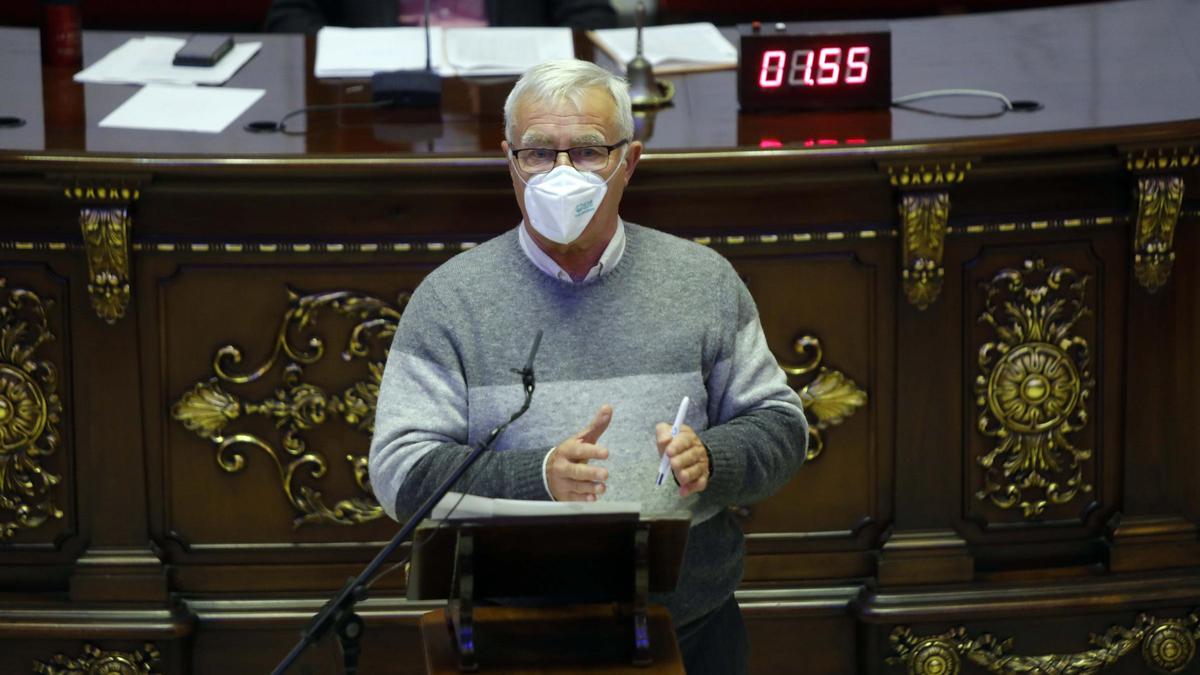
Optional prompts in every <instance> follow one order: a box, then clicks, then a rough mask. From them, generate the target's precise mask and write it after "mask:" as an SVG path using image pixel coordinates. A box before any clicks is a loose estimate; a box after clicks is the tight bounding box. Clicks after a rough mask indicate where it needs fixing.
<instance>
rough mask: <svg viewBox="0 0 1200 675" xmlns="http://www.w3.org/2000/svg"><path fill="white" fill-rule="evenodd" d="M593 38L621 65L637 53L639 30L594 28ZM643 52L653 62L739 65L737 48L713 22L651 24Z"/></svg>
mask: <svg viewBox="0 0 1200 675" xmlns="http://www.w3.org/2000/svg"><path fill="white" fill-rule="evenodd" d="M592 36H593V39H595V41H596V42H597V43H598V44H599V45H600V46H601V47H602V48H604V49H605V50H606V51H608V52H609V53H610V54H612V55H613V56H614V57H615V59H616V60H617V61H618V62H619V63H621V64H622V65H624V64H626V63H629V62H630V61H632V60H633V57H634V56H636V55H637V29H636V28H611V29H606V30H597V31H592ZM642 55H643V56H645V57H646V60H647V61H649V62H650V65H652V66H654V67H655V68H658V67H660V66H672V65H697V66H727V67H730V68H733V67H735V66H737V57H738V55H737V48H736V47H734V46H733V44H732V43H730V42H729V40H726V39H725V36H724V35H721V31H719V30H717V27H716V26H714V25H712V24H711V23H683V24H670V25H666V26H648V27H646V28H645V30H644V31H643V32H642Z"/></svg>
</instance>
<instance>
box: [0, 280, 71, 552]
mask: <svg viewBox="0 0 1200 675" xmlns="http://www.w3.org/2000/svg"><path fill="white" fill-rule="evenodd" d="M46 305H47V303H44V302H43V301H42V299H41V298H39V297H38V296H37V295H36V294H35V293H33V292H32V291H28V290H24V289H10V288H8V287H7V280H5V279H3V278H0V541H5V540H8V539H11V538H12V537H13V535H14V534H16V532H17V530H18V529H21V528H35V527H38V526H40V525H42V524H43V523H44V522H46V520H47V519H49V518H56V519H57V518H62V516H63V512H62V510H60V509H59V508H58V507H57V506H56V505H55V503H54V495H53V490H54V486H55V485H57V484H58V482H59V480H60V479H59V477H58V476H56V475H55V474H53V473H51V472H49V471H47V470H46V469H45V467H43V466H42V461H43V460H44V459H45V458H46V457H49V456H51V455H53V454H54V453H55V451H56V450H57V449H58V445H59V442H60V439H61V436H60V435H59V431H58V423H59V419H60V417H61V415H62V410H63V407H62V402H61V401H60V400H59V397H58V371H57V369H56V368H55V367H54V364H53V363H51V362H50V361H48V360H40V359H38V357H37V350H38V349H39V348H40V347H41V346H42V345H44V344H46V343H47V342H50V341H51V340H53V339H54V335H53V334H52V333H51V332H50V328H49V325H48V323H47V320H46Z"/></svg>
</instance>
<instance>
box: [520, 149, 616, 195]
mask: <svg viewBox="0 0 1200 675" xmlns="http://www.w3.org/2000/svg"><path fill="white" fill-rule="evenodd" d="M628 150H629V144H628V143H626V144H625V145H623V146H621V159H620V160H618V161H617V169H619V168H620V167H621V165H622V164H624V163H625V157H626V154H627V151H628ZM514 159H515V158H514V157H513V154H512V151H509V153H508V163H509V164H511V165H512V168H513V169H514V170H515V171H516V172H517V178H518V179H519V180H520V181H521V182H522V183H524V184H525V187H529V181H527V180H525V177H524V176H522V175H521V167H519V166H517V164H516V162H514V161H513V160H514ZM555 168H558V167H555ZM570 168H571V169H572V170H574V171H579V169H576V168H575V166H574V165H571V167H570ZM617 169H613V172H612V173H611V174H609V176H608V178H605V179H604V183H603V185H608V183H609V181H611V180H612V179H613V178H614V177H615V176H616V175H617ZM553 170H554V169H550V171H553ZM550 171H547V172H546V173H550ZM579 173H585V172H583V171H579ZM586 173H590V174H595V173H596V172H595V171H588V172H586ZM538 175H539V176H544V175H546V174H541V173H540V174H538Z"/></svg>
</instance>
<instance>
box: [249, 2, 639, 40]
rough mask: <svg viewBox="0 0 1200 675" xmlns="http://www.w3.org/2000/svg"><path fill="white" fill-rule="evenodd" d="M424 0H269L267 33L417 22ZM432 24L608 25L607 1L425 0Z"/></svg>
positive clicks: (612, 21)
mask: <svg viewBox="0 0 1200 675" xmlns="http://www.w3.org/2000/svg"><path fill="white" fill-rule="evenodd" d="M424 12H425V0H272V2H271V7H270V9H268V10H267V19H266V22H265V27H266V30H267V31H268V32H271V33H316V32H317V31H318V30H320V29H321V28H322V27H324V26H349V27H351V28H370V27H377V26H419V25H421V24H422V23H423V20H424ZM429 24H430V25H431V26H433V25H437V26H569V27H571V28H580V29H587V30H594V29H596V28H613V27H615V26H616V25H617V13H616V11H615V10H613V8H612V5H611V4H609V2H608V0H520V1H519V2H518V1H517V0H430V21H429Z"/></svg>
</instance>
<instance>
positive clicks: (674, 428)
mask: <svg viewBox="0 0 1200 675" xmlns="http://www.w3.org/2000/svg"><path fill="white" fill-rule="evenodd" d="M687 410H688V397H686V396H684V397H683V400H682V401H680V402H679V412H677V413H675V424H672V425H671V438H675V437H676V436H678V435H679V425H681V424H683V418H684V417H687ZM670 470H671V458H670V457H668V456H667V453H666V452H663V456H662V461H661V462H659V463H658V480H656V481H654V484H655V485H662V484H663V479H664V478H666V477H667V471H670Z"/></svg>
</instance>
